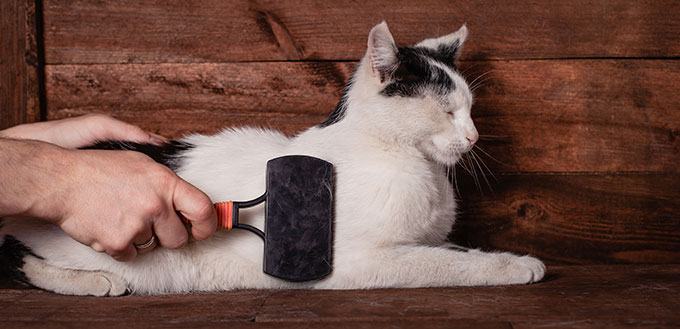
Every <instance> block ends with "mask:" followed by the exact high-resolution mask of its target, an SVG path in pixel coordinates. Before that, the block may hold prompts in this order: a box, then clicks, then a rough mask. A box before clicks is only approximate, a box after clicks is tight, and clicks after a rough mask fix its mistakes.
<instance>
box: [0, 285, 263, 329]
mask: <svg viewBox="0 0 680 329" xmlns="http://www.w3.org/2000/svg"><path fill="white" fill-rule="evenodd" d="M270 294H271V292H269V291H257V290H245V291H234V292H229V293H193V294H190V295H174V296H170V297H169V296H134V295H133V296H126V297H120V298H97V297H74V296H63V295H56V294H52V293H47V292H42V291H25V292H23V294H22V295H19V296H18V297H15V298H13V299H12V302H11V307H3V308H2V309H0V318H2V319H3V322H4V321H5V320H7V321H15V322H18V323H21V322H31V321H35V320H37V319H38V320H40V321H41V322H45V323H67V324H68V323H72V322H80V321H82V322H84V323H88V322H98V323H103V324H106V323H115V322H118V321H121V320H122V319H123V318H126V319H135V320H136V321H135V322H138V323H146V324H147V325H152V324H153V325H160V326H163V325H172V324H173V323H175V324H177V323H197V324H201V323H212V324H213V325H214V324H215V323H228V322H237V321H246V322H248V321H251V320H253V319H254V318H255V315H256V313H257V310H258V309H259V307H260V305H262V303H263V302H264V301H265V300H266V298H267V296H269V295H270ZM8 295H12V294H8ZM7 306H9V305H7ZM18 310H22V311H21V312H18ZM131 324H132V323H131ZM119 327H120V326H119ZM145 327H146V326H145ZM185 328H186V327H185Z"/></svg>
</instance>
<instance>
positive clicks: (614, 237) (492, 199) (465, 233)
mask: <svg viewBox="0 0 680 329" xmlns="http://www.w3.org/2000/svg"><path fill="white" fill-rule="evenodd" d="M458 173H460V171H459V172H458ZM458 176H459V178H458V184H459V190H460V191H461V193H460V198H461V199H462V201H461V202H460V203H459V204H460V215H459V220H458V221H457V223H456V225H454V229H453V231H452V233H451V239H452V240H453V241H455V242H457V243H459V244H461V245H464V246H472V247H481V248H482V249H486V250H507V251H514V252H516V253H520V254H526V253H530V254H533V255H535V256H537V257H539V258H540V259H542V260H544V261H547V262H549V263H553V264H554V263H559V264H565V263H576V264H589V263H590V264H602V263H678V262H680V201H678V200H680V189H678V186H680V175H678V174H608V175H604V174H530V175H529V174H519V175H497V176H496V177H497V178H498V181H497V182H496V181H494V180H493V179H491V178H490V180H491V186H492V187H493V192H489V189H488V188H487V187H486V186H483V188H484V190H483V193H484V195H482V194H481V193H480V192H479V190H477V188H476V187H475V184H474V182H473V181H472V179H471V178H470V176H469V175H458ZM480 179H481V178H480ZM481 184H485V183H484V182H482V183H481Z"/></svg>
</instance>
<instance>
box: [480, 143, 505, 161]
mask: <svg viewBox="0 0 680 329" xmlns="http://www.w3.org/2000/svg"><path fill="white" fill-rule="evenodd" d="M474 147H476V148H477V149H478V150H480V151H482V153H484V154H485V155H486V156H488V157H489V158H491V160H493V161H496V162H498V163H500V164H503V162H502V161H500V160H498V159H496V158H495V157H494V156H493V155H491V154H489V152H487V151H484V149H483V148H482V147H481V146H479V145H475V146H474Z"/></svg>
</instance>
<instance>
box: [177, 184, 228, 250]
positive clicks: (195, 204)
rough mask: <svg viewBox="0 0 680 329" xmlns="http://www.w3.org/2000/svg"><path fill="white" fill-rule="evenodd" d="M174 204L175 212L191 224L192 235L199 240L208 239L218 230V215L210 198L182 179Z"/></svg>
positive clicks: (178, 185)
mask: <svg viewBox="0 0 680 329" xmlns="http://www.w3.org/2000/svg"><path fill="white" fill-rule="evenodd" d="M172 202H173V204H174V207H175V210H177V211H178V212H180V214H182V216H184V218H186V219H188V220H189V222H191V234H192V236H193V237H194V238H196V239H197V240H203V239H207V238H208V237H210V236H211V235H213V233H215V231H216V230H217V214H216V213H215V207H214V206H213V203H212V201H211V200H210V198H209V197H208V196H207V195H205V193H203V192H201V191H200V190H199V189H197V188H196V187H195V186H193V185H191V184H189V183H187V182H186V181H184V180H182V179H180V182H178V184H177V185H176V186H175V191H174V193H173V198H172Z"/></svg>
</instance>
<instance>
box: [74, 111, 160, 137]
mask: <svg viewBox="0 0 680 329" xmlns="http://www.w3.org/2000/svg"><path fill="white" fill-rule="evenodd" d="M83 120H87V124H88V127H89V133H90V134H91V136H92V137H93V138H94V139H95V140H100V141H102V140H123V141H131V142H138V143H151V144H160V143H162V142H163V137H161V136H159V135H156V134H151V133H149V132H147V131H145V130H143V129H142V128H140V127H138V126H135V125H132V124H129V123H127V122H123V121H120V120H117V119H114V118H112V117H110V116H107V115H102V114H91V115H88V116H86V117H84V118H83Z"/></svg>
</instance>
